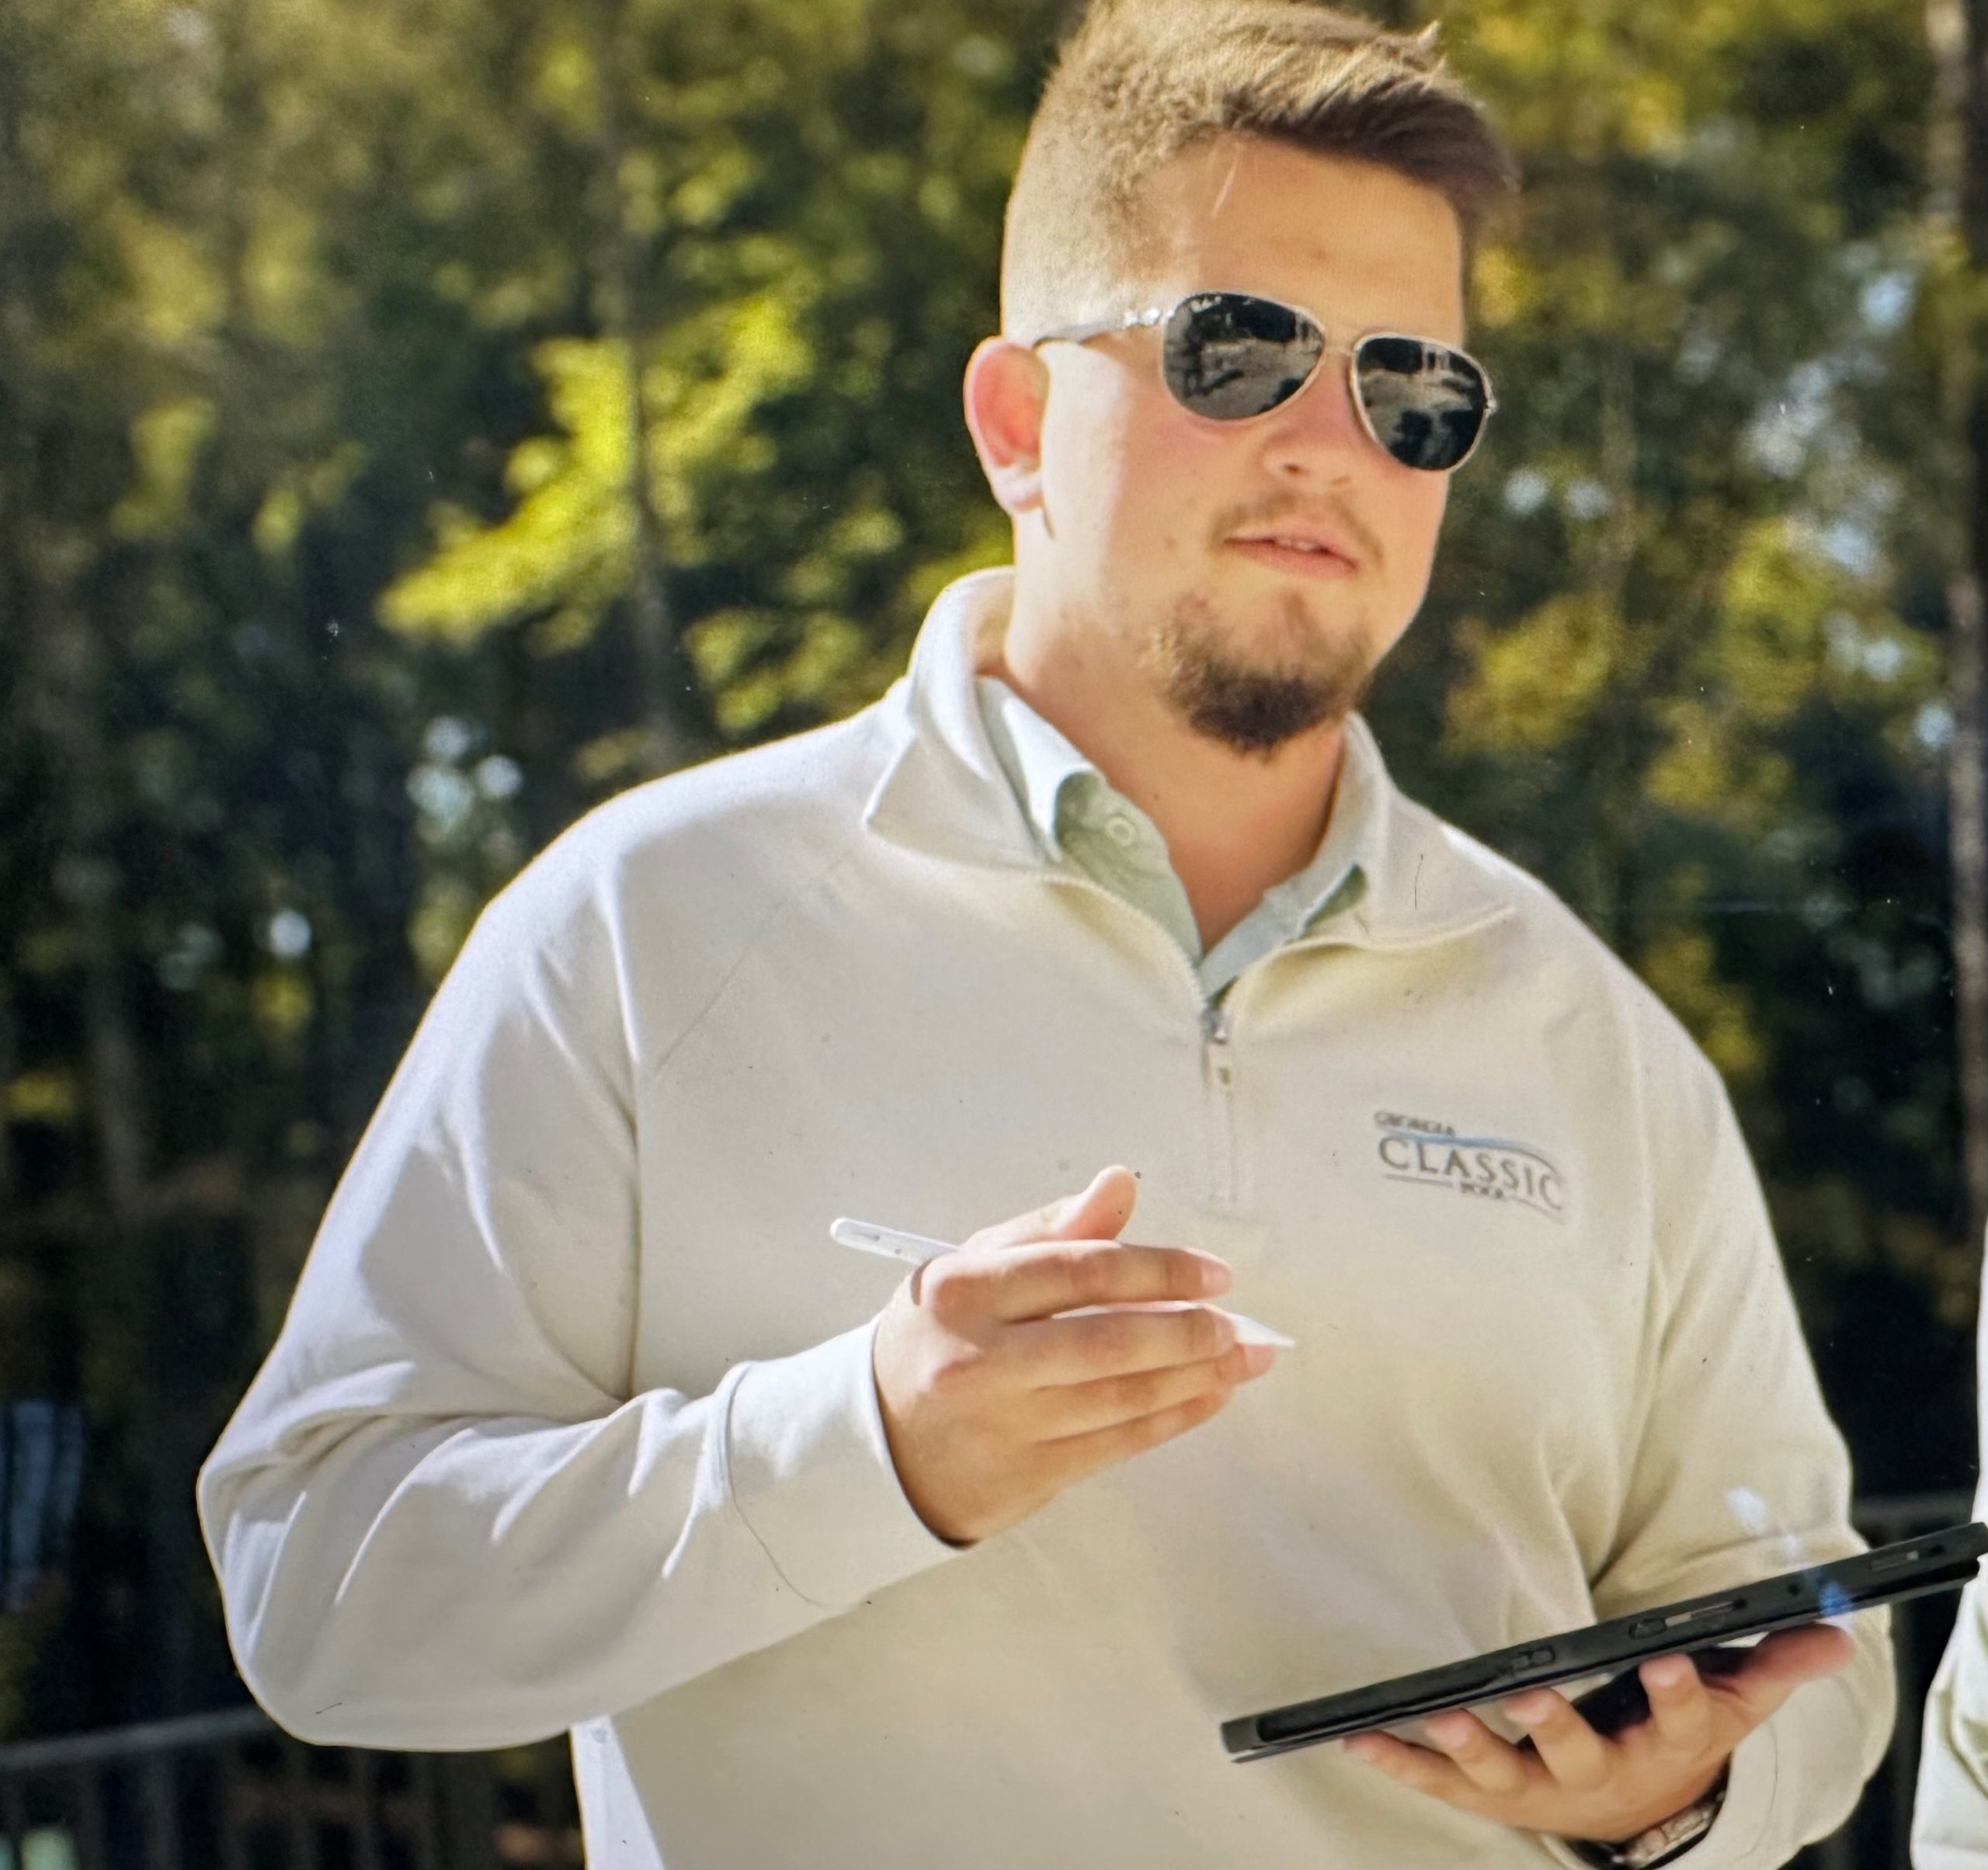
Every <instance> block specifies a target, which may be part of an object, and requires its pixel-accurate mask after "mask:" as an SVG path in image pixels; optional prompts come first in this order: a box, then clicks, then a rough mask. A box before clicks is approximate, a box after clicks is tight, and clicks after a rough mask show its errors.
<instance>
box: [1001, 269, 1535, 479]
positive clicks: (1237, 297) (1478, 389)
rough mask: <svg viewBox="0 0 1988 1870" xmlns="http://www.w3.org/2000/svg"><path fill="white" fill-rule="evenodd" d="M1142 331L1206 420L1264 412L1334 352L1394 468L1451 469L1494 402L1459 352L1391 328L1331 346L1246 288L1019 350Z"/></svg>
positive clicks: (1285, 308)
mask: <svg viewBox="0 0 1988 1870" xmlns="http://www.w3.org/2000/svg"><path fill="white" fill-rule="evenodd" d="M1142 325H1158V326H1159V327H1160V330H1161V333H1162V343H1161V348H1160V365H1159V368H1160V374H1161V376H1162V377H1164V378H1165V379H1166V387H1167V389H1168V391H1170V393H1171V395H1173V400H1174V401H1176V402H1177V403H1179V404H1180V406H1181V408H1183V409H1187V410H1188V411H1190V412H1192V413H1193V414H1194V415H1205V416H1207V417H1208V418H1209V419H1210V420H1211V421H1214V422H1247V421H1249V419H1250V418H1251V417H1253V416H1256V415H1267V414H1268V413H1269V412H1270V411H1271V410H1272V409H1274V408H1276V407H1277V405H1278V404H1280V403H1284V402H1288V401H1290V400H1291V398H1292V397H1294V396H1295V395H1297V394H1298V391H1300V390H1302V388H1304V387H1305V384H1308V383H1309V382H1310V381H1312V377H1313V376H1314V375H1315V374H1316V372H1317V370H1318V368H1319V364H1320V363H1322V361H1323V360H1325V359H1326V358H1327V357H1344V358H1345V359H1346V360H1347V382H1348V384H1349V385H1350V388H1351V390H1352V393H1353V406H1354V408H1356V409H1357V410H1358V411H1359V412H1360V422H1361V427H1363V428H1364V429H1365V430H1366V431H1367V433H1368V434H1369V435H1370V436H1372V437H1373V438H1374V440H1375V441H1376V442H1378V443H1379V444H1380V445H1381V447H1383V448H1385V449H1386V450H1387V451H1388V454H1391V455H1392V456H1393V457H1394V458H1395V460H1396V461H1399V462H1400V463H1401V464H1402V466H1403V467H1421V468H1426V469H1427V470H1428V471H1430V473H1432V474H1441V473H1444V472H1446V471H1448V470H1449V469H1450V468H1452V467H1461V466H1462V465H1463V464H1464V463H1465V461H1468V460H1469V458H1470V455H1471V451H1472V450H1473V449H1474V448H1475V447H1476V446H1477V443H1478V440H1479V437H1480V436H1482V434H1483V433H1484V424H1485V422H1486V419H1487V418H1488V417H1489V415H1490V413H1491V412H1492V411H1493V409H1495V408H1497V406H1498V404H1497V399H1496V398H1495V397H1493V395H1492V394H1491V379H1490V378H1489V377H1488V376H1486V374H1485V371H1484V367H1483V365H1482V364H1481V363H1479V362H1478V361H1477V360H1476V359H1475V357H1472V356H1470V355H1469V354H1468V353H1466V352H1464V351H1460V350H1458V349H1454V348H1453V347H1452V346H1449V345H1447V344H1439V343H1437V342H1436V340H1435V339H1433V338H1415V337H1410V336H1408V335H1406V334H1405V333H1403V332H1394V331H1370V332H1368V333H1367V334H1366V335H1365V336H1364V337H1361V338H1357V339H1354V342H1353V343H1352V345H1351V346H1334V345H1332V344H1329V343H1328V342H1326V333H1325V330H1324V328H1323V327H1322V326H1321V325H1319V322H1318V320H1317V319H1315V318H1313V317H1312V316H1311V315H1310V314H1309V312H1304V311H1299V310H1298V308H1297V307H1296V306H1295V305H1283V304H1279V303H1278V302H1277V301H1276V300H1275V299H1265V298H1259V297H1257V296H1256V294H1254V293H1249V292H1195V293H1190V294H1188V296H1187V297H1186V298H1184V299H1182V300H1181V301H1180V302H1179V303H1178V304H1176V305H1173V306H1172V307H1166V306H1156V307H1154V308H1152V309H1150V310H1149V311H1135V312H1131V313H1128V314H1127V315H1125V316H1124V318H1107V319H1104V320H1102V321H1100V322H1099V323H1097V324H1095V325H1072V326H1071V327H1070V328H1069V329H1068V330H1065V331H1052V332H1044V334H1043V335H1042V336H1041V337H1039V338H1037V339H1036V340H1035V342H1034V344H1031V345H1030V347H1029V348H1030V349H1031V350H1033V349H1035V347H1036V346H1037V345H1042V344H1055V343H1065V344H1083V343H1087V342H1089V341H1090V339H1093V338H1101V337H1104V336H1106V335H1108V334H1109V333H1110V332H1120V331H1132V330H1135V329H1137V328H1139V327H1141V326H1142Z"/></svg>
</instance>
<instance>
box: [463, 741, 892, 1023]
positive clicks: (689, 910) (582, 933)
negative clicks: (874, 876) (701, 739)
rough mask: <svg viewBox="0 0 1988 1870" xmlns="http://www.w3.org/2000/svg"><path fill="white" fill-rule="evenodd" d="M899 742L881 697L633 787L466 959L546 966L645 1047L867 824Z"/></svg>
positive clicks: (498, 967)
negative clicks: (878, 703) (847, 713)
mask: <svg viewBox="0 0 1988 1870" xmlns="http://www.w3.org/2000/svg"><path fill="white" fill-rule="evenodd" d="M891 744H892V742H891V735H890V732H889V730H888V727H887V726H886V725H885V723H884V721H882V719H881V710H880V708H879V707H871V708H867V709H865V710H864V711H863V712H862V713H860V714H856V715H853V716H852V717H850V718H849V719H848V720H846V721H839V722H836V723H834V724H833V725H829V726H827V727H824V728H815V729H814V730H812V731H811V732H806V733H803V734H799V735H794V736H792V737H791V738H790V739H785V740H780V741H776V742H770V743H769V744H767V745H766V746H760V747H755V748H752V749H748V750H746V751H745V752H742V753H732V754H727V755H723V756H720V757H718V758H717V759H711V760H708V761H706V762H704V763H702V764H700V765H698V766H692V767H687V768H686V769H684V770H682V771H680V772H677V773H671V774H669V775H667V776H666V777H663V778H661V779H657V780H650V781H648V783H646V784H642V785H640V786H637V787H632V788H631V790H630V791H627V792H624V793H623V794H620V795H619V796H618V797H617V798H613V799H610V800H609V801H607V802H606V804H604V805H600V806H597V807H596V808H594V809H593V811H592V812H589V813H588V814H587V815H586V816H585V817H584V818H582V819H580V820H579V821H578V822H576V823H575V824H574V825H573V826H571V827H570V828H569V829H568V830H566V831H565V832H563V833H562V834H561V836H558V838H556V839H554V841H553V842H552V843H551V844H549V845H548V846H547V847H546V848H545V850H543V851H542V852H540V853H539V855H538V856H537V857H535V858H534V859H533V860H532V861H531V862H530V864H527V866H526V867H525V868H524V869H523V871H520V873H519V874H518V875H517V876H516V878H513V880H512V881H511V882H510V883H509V885H507V886H506V888H504V889H503V890H502V892H500V893H499V895H497V896H496V897H495V899H493V900H492V902H491V903H490V904H489V905H488V907H487V908H486V909H485V910H484V912H483V914H482V916H481V918H480V919H479V920H478V925H477V927H476V929H475V930H474V933H473V934H472V936H471V940H470V943H469V944H468V945H467V947H465V949H464V954H463V955H462V956H461V958H459V960H458V961H457V968H456V971H457V973H462V972H464V971H471V972H474V974H475V975H478V977H479V978H481V979H483V980H485V981H486V982H488V981H491V980H492V978H493V977H495V976H497V975H508V976H509V977H511V978H517V977H519V976H520V975H528V976H530V977H533V978H535V979H537V980H538V981H540V982H544V983H546V984H547V985H552V986H554V987H555V988H556V989H558V992H559V994H560V996H561V998H562V999H565V1000H566V1001H568V1003H573V1004H576V1005H580V1006H591V1007H592V1008H593V1010H594V1012H595V1013H596V1015H597V1016H599V1017H600V1018H602V1019H603V1020H613V1022H614V1023H615V1024H620V1025H623V1026H624V1027H625V1028H626V1029H627V1033H628V1037H629V1038H630V1039H631V1041H633V1042H634V1045H635V1049H636V1050H637V1051H638V1053H639V1052H640V1051H643V1050H645V1049H647V1048H646V1046H645V1044H644V1034H646V1035H647V1037H648V1039H649V1040H650V1041H654V1040H655V1038H656V1035H657V1034H659V1032H661V1033H664V1034H666V1033H667V1032H668V1031H669V1029H671V1028H672V1027H678V1026H679V1025H680V1024H681V1022H682V1020H683V1019H684V1018H686V1017H688V1015H689V1013H690V1011H691V1010H694V1009H695V1008H696V1007H697V1006H698V1005H700V1004H701V1003H702V999H704V997H707V996H708V994H709V993H710V992H712V991H714V989H715V986H716V985H717V984H718V983H719V982H721V981H722V979H723V978H724V977H725V974H726V973H727V972H728V971H729V968H730V967H731V966H732V964H733V963H734V962H735V960H736V958H738V957H739V955H740V954H742V953H743V951H745V949H746V948H747V947H749V946H750V945H751V944H752V942H753V940H755V939H756V936H757V935H758V933H759V931H760V930H763V928H764V927H766V926H767V924H768V923H770V921H771V920H772V919H773V917H775V916H777V914H778V912H779V911H780V908H781V907H782V905H784V904H785V903H786V902H789V901H791V899H793V898H794V896H796V895H798V894H801V893H802V892H805V891H807V890H808V889H809V888H812V886H813V885H815V883H816V882H818V881H819V880H820V879H821V878H822V877H823V876H824V875H825V874H827V873H828V872H829V871H830V870H832V868H834V867H835V866H836V864H838V863H839V862H840V860H842V858H843V856H844V855H845V854H846V853H847V852H848V850H850V846H852V845H853V843H856V842H857V839H859V838H860V836H862V834H863V813H864V805H865V804H866V801H867V799H868V798H869V796H870V793H871V790H872V789H873V788H874V785H875V783H876V780H877V778H878V775H879V774H880V773H881V771H882V770H883V768H884V766H885V763H886V762H887V760H888V757H889V754H890V751H891Z"/></svg>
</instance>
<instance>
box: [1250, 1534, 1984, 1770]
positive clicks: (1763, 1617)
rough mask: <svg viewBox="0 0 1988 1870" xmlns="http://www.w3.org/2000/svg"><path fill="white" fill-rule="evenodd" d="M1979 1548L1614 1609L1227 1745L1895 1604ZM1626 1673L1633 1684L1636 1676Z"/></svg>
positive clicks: (1375, 1719)
mask: <svg viewBox="0 0 1988 1870" xmlns="http://www.w3.org/2000/svg"><path fill="white" fill-rule="evenodd" d="M1983 1552H1988V1526H1984V1525H1983V1524H1981V1523H1980V1522H1979V1521H1976V1522H1975V1523H1973V1524H1971V1525H1965V1526H1950V1527H1948V1528H1945V1530H1944V1531H1939V1532H1928V1533H1926V1534H1924V1535H1922V1536H1921V1537H1920V1538H1916V1539H1900V1540H1899V1542H1897V1543H1896V1545H1880V1546H1879V1547H1878V1548H1876V1549H1875V1551H1872V1552H1858V1554H1857V1555H1855V1556H1854V1558H1847V1559H1835V1560H1834V1561H1833V1562H1830V1563H1829V1564H1827V1565H1815V1566H1809V1568H1808V1569H1806V1570H1803V1571H1790V1572H1784V1573H1782V1574H1781V1576H1779V1577H1778V1578H1763V1579H1762V1580H1760V1583H1757V1584H1743V1585H1738V1586H1736V1587H1734V1588H1733V1589H1732V1590H1722V1591H1715V1592H1713V1593H1712V1594H1710V1595H1709V1596H1707V1597H1686V1598H1684V1599H1681V1600H1680V1601H1679V1602H1677V1603H1676V1604H1659V1605H1657V1606H1656V1607H1655V1608H1652V1609H1649V1610H1646V1611H1633V1612H1632V1613H1631V1614H1630V1615H1628V1616H1626V1617H1612V1618H1610V1619H1609V1620H1608V1621H1607V1622H1606V1623H1597V1624H1593V1625H1590V1626H1589V1627H1588V1628H1587V1629H1584V1630H1569V1631H1567V1632H1566V1633H1565V1634H1563V1635H1559V1636H1542V1637H1541V1638H1539V1639H1538V1640H1537V1641H1536V1642H1521V1643H1514V1645H1513V1646H1511V1647H1510V1649H1493V1650H1491V1651H1490V1652H1489V1653H1488V1654H1486V1655H1483V1656H1472V1657H1471V1658H1470V1660H1468V1661H1467V1662H1456V1663H1448V1664H1447V1665H1445V1666H1444V1667H1442V1668H1440V1669H1423V1670H1419V1671H1418V1672H1417V1673H1416V1674H1413V1675H1398V1676H1396V1677H1394V1679H1393V1680H1392V1681H1384V1682H1375V1683H1374V1684H1371V1686H1369V1687H1368V1688H1352V1689H1349V1690H1347V1692H1346V1693H1345V1694H1328V1695H1324V1696H1322V1697H1321V1698H1319V1700H1317V1701H1294V1702H1293V1703H1291V1705H1289V1706H1288V1707H1284V1708H1267V1709H1266V1710H1265V1711H1264V1712H1263V1713H1261V1714H1246V1715H1243V1716H1242V1717H1241V1718H1240V1719H1236V1720H1233V1721H1225V1722H1222V1745H1223V1746H1224V1747H1227V1748H1228V1750H1229V1757H1231V1758H1232V1759H1235V1760H1263V1759H1267V1758H1268V1757H1270V1755H1271V1754H1280V1753H1288V1752H1289V1751H1290V1750H1291V1749H1292V1748H1294V1747H1312V1746H1315V1745H1316V1744H1317V1743H1319V1741H1321V1740H1337V1739H1339V1738H1340V1736H1343V1735H1345V1734H1350V1733H1364V1732H1366V1731H1367V1730H1368V1729H1371V1728H1375V1727H1388V1726H1392V1725H1393V1724H1394V1723H1395V1722H1398V1721H1411V1720H1415V1719H1419V1718H1420V1716H1422V1715H1429V1714H1439V1713H1441V1712H1442V1711H1443V1710H1444V1708H1466V1707H1468V1706H1469V1705H1470V1704H1471V1703H1472V1702H1473V1701H1496V1700H1502V1699H1503V1698H1504V1697H1505V1696H1507V1695H1508V1694H1519V1693H1521V1692H1522V1691H1524V1690H1525V1689H1527V1688H1552V1687H1554V1686H1555V1684H1559V1683H1561V1682H1566V1681H1573V1680H1575V1679H1576V1677H1580V1676H1583V1675H1599V1674H1609V1673H1611V1672H1613V1671H1615V1670H1622V1669H1627V1668H1629V1667H1632V1665H1633V1664H1635V1663H1641V1662H1647V1661H1648V1660H1649V1659H1650V1657H1652V1656H1666V1655H1670V1654H1672V1653H1677V1652H1684V1651H1691V1650H1695V1649H1711V1648H1712V1646H1714V1645H1715V1644H1718V1643H1722V1642H1729V1641H1731V1640H1732V1639H1734V1638H1736V1637H1743V1636H1760V1635H1765V1634H1767V1632H1769V1631H1771V1630H1782V1629H1788V1628H1792V1627H1793V1626H1794V1625H1796V1624H1799V1623H1812V1622H1814V1621H1816V1619H1817V1618H1822V1617H1837V1616H1841V1615H1843V1614H1844V1612H1846V1611H1861V1610H1868V1609H1869V1608H1871V1607H1872V1605H1874V1604H1896V1603H1899V1602H1900V1601H1902V1600H1903V1599H1905V1598H1906V1597H1922V1596H1924V1595H1925V1594H1927V1592H1929V1591H1936V1590H1958V1589H1959V1588H1960V1587H1961V1586H1962V1585H1963V1584H1965V1583H1966V1582H1967V1581H1968V1580H1969V1579H1970V1578H1971V1577H1972V1576H1974V1573H1975V1567H1976V1561H1977V1560H1978V1559H1979V1558H1980V1556H1981V1555H1982V1553H1983ZM1743 1655H1744V1652H1743V1651H1739V1652H1723V1653H1716V1654H1715V1655H1712V1656H1705V1657H1702V1658H1701V1667H1712V1668H1713V1669H1718V1668H1720V1667H1731V1666H1733V1664H1734V1663H1735V1662H1736V1660H1738V1659H1739V1658H1740V1657H1743ZM1630 1679H1631V1681H1632V1682H1633V1681H1634V1678H1633V1677H1631V1678H1630ZM1611 1693H1612V1695H1613V1700H1612V1701H1611V1703H1610V1704H1609V1705H1610V1706H1611V1709H1612V1715H1613V1719H1612V1723H1611V1724H1614V1725H1627V1724H1628V1722H1627V1719H1625V1708H1623V1707H1621V1706H1617V1705H1614V1704H1616V1703H1621V1702H1623V1701H1625V1699H1626V1698H1625V1695H1624V1694H1623V1693H1622V1692H1621V1684H1614V1683H1611V1684H1609V1685H1608V1687H1607V1688H1604V1689H1602V1690H1600V1691H1598V1694H1599V1695H1600V1696H1609V1695H1611Z"/></svg>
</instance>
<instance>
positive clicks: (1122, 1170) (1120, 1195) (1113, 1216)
mask: <svg viewBox="0 0 1988 1870" xmlns="http://www.w3.org/2000/svg"><path fill="white" fill-rule="evenodd" d="M1138 1198H1139V1184H1138V1177H1136V1176H1135V1175H1134V1174H1133V1173H1132V1172H1131V1170H1129V1169H1128V1168H1126V1167H1125V1166H1124V1165H1123V1164H1122V1163H1114V1164H1113V1165H1112V1166H1111V1167H1110V1168H1109V1169H1100V1170H1098V1172H1097V1174H1096V1175H1094V1176H1093V1177H1091V1184H1090V1187H1088V1188H1086V1190H1084V1191H1083V1194H1074V1195H1072V1196H1070V1197H1069V1199H1067V1200H1066V1201H1058V1202H1056V1203H1055V1204H1054V1205H1053V1206H1051V1207H1049V1208H1045V1209H1044V1210H1043V1221H1044V1226H1043V1230H1042V1232H1041V1233H1040V1234H1038V1235H1037V1236H1036V1238H1037V1239H1041V1240H1115V1239H1117V1237H1118V1235H1119V1232H1120V1231H1121V1229H1123V1228H1124V1225H1125V1223H1126V1222H1128V1221H1129V1220H1131V1218H1132V1205H1133V1204H1134V1203H1135V1201H1138Z"/></svg>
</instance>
